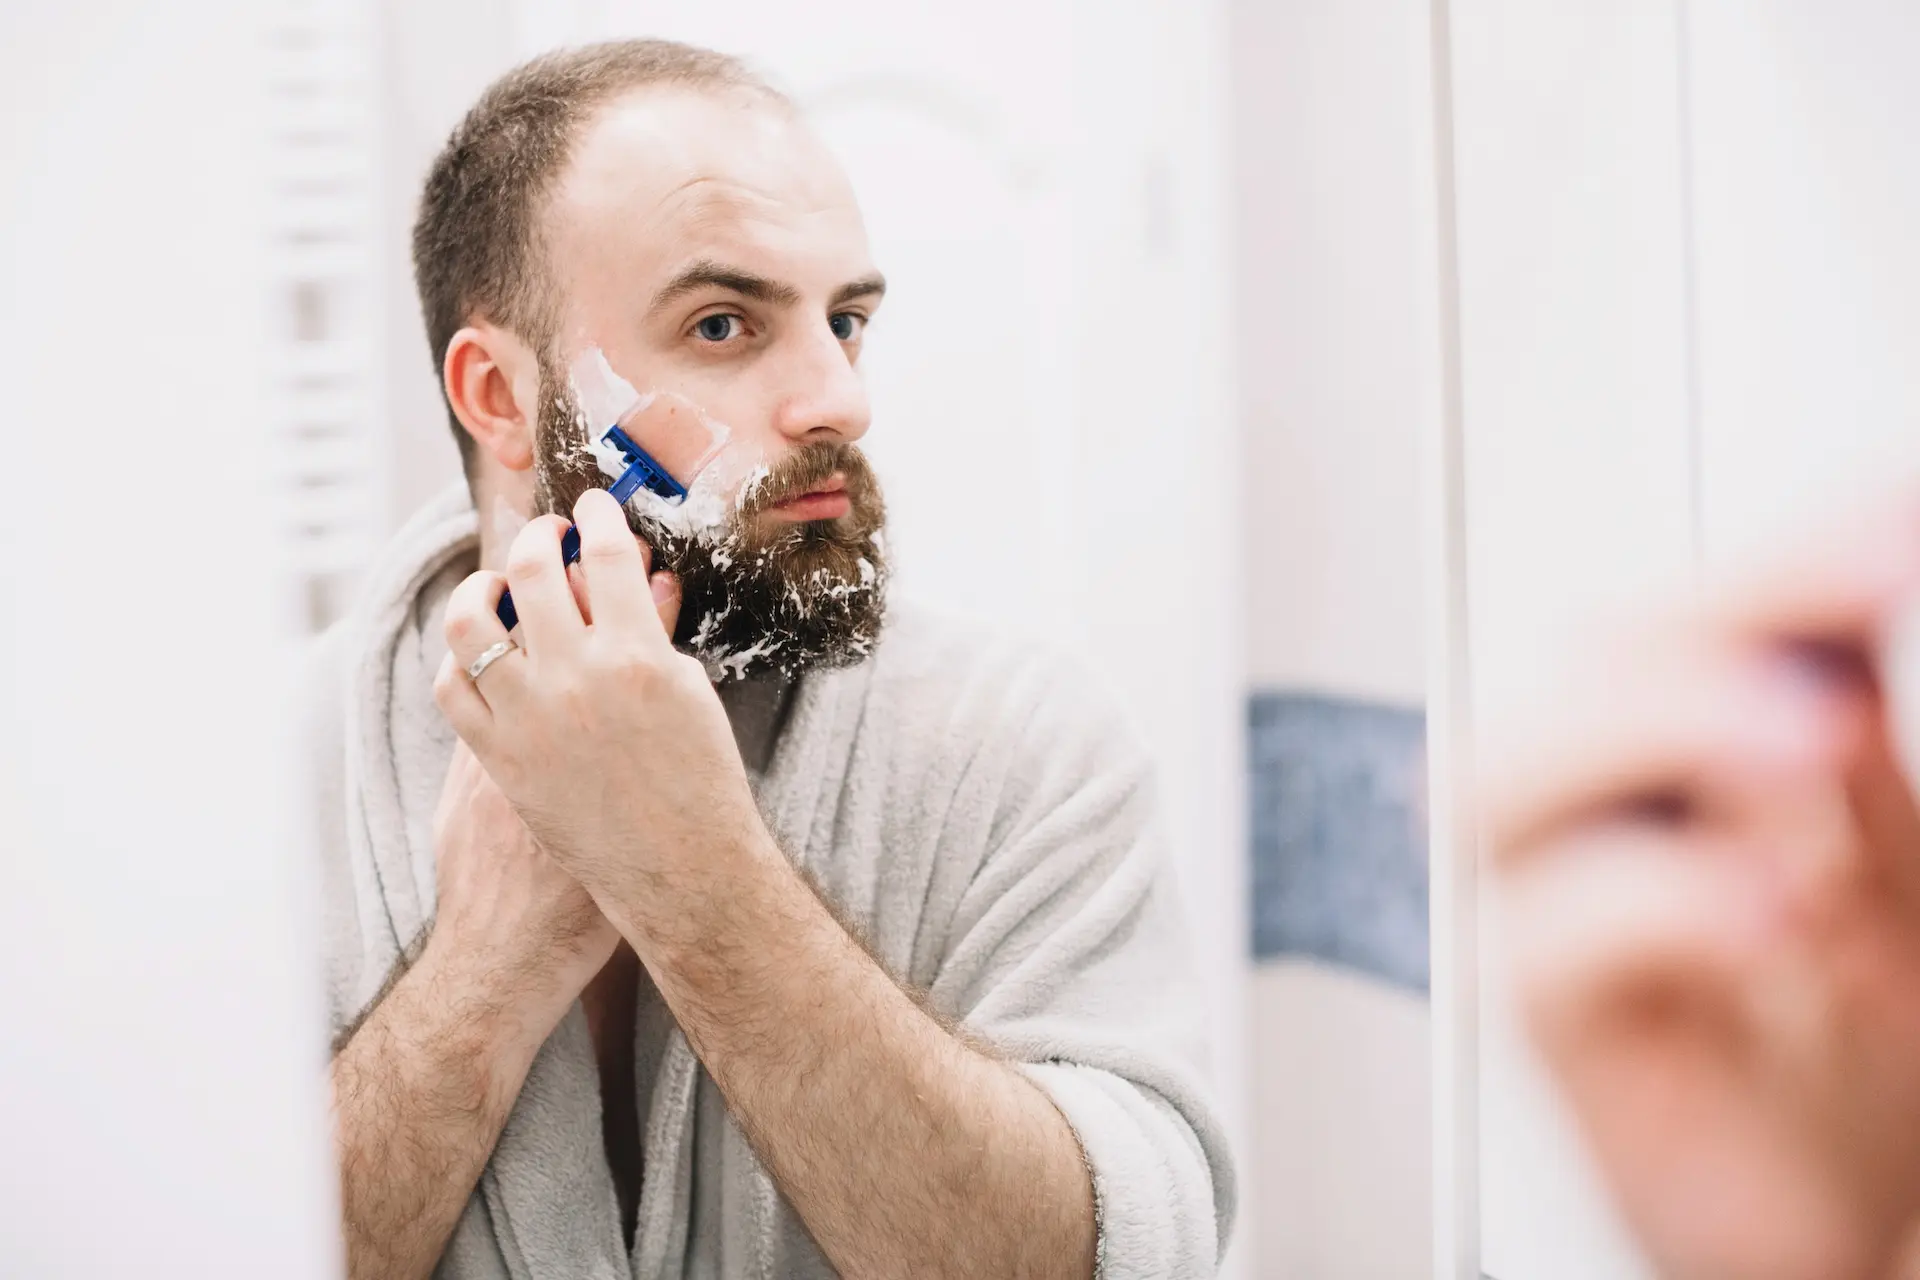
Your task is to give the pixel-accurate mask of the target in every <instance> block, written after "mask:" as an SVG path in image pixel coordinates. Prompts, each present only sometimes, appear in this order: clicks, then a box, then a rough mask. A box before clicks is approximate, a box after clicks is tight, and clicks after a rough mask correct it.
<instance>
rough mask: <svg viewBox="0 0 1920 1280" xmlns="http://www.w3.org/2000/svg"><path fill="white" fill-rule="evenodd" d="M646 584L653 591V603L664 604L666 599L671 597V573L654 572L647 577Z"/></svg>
mask: <svg viewBox="0 0 1920 1280" xmlns="http://www.w3.org/2000/svg"><path fill="white" fill-rule="evenodd" d="M647 585H648V586H649V587H650V588H651V589H652V591H653V602H654V603H655V604H665V603H666V602H667V601H669V600H671V599H673V592H674V583H673V575H672V574H670V573H656V574H654V575H653V577H651V578H649V579H647Z"/></svg>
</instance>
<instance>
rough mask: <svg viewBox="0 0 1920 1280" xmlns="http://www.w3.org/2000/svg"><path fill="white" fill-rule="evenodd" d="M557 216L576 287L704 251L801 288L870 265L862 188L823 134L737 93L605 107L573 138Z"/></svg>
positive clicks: (667, 265) (670, 93)
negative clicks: (859, 197) (858, 194)
mask: <svg viewBox="0 0 1920 1280" xmlns="http://www.w3.org/2000/svg"><path fill="white" fill-rule="evenodd" d="M548 218H549V228H548V229H549V234H550V245H551V248H552V252H553V256H554V262H553V265H554V267H555V268H556V270H557V271H558V272H559V273H560V274H561V275H562V277H563V278H569V283H572V284H574V285H576V286H580V285H590V283H591V281H592V280H593V278H595V277H596V276H597V277H601V278H604V277H605V276H606V275H607V274H608V273H615V274H617V275H618V276H619V277H621V278H622V281H623V286H624V287H627V288H631V287H634V286H635V285H636V284H637V283H639V281H638V280H636V277H644V276H658V277H661V278H664V277H666V276H668V275H671V274H672V273H673V272H674V271H676V270H677V269H678V268H679V267H680V266H682V265H684V264H685V263H686V262H688V261H691V260H693V259H697V258H716V259H719V260H721V261H724V262H727V263H729V264H730V265H737V266H741V267H745V268H748V269H752V270H756V271H761V272H764V273H766V274H768V275H770V276H774V277H776V278H780V279H786V280H789V281H790V282H791V283H793V284H795V285H797V286H799V287H801V288H802V289H805V288H808V287H809V286H810V285H813V284H815V283H819V282H820V281H827V280H830V284H829V285H828V286H827V287H835V286H838V285H839V284H841V283H843V282H844V281H845V280H846V279H852V278H854V277H857V276H859V275H861V274H864V273H866V272H868V271H870V270H871V269H872V264H871V262H870V261H869V260H868V251H867V241H866V230H865V227H864V225H863V224H862V222H861V218H860V209H859V206H858V204H857V203H856V202H855V200H854V196H853V189H852V186H851V185H850V184H849V183H848V181H847V177H846V174H845V173H844V172H843V171H842V170H841V168H840V165H839V163H838V162H837V161H835V159H834V158H833V156H832V154H831V153H830V152H828V150H827V148H826V146H825V144H824V143H822V142H821V141H820V140H819V138H818V137H816V136H815V135H814V134H813V132H812V131H811V130H809V129H808V128H807V127H806V125H805V123H804V122H803V121H801V120H800V119H799V118H798V117H797V116H795V115H793V114H792V113H791V112H789V111H788V110H786V109H785V108H783V107H781V106H779V105H778V104H774V103H768V102H766V101H764V100H761V99H758V98H756V97H754V96H752V95H749V94H746V93H741V92H696V91H688V90H647V91H642V92H639V93H634V94H630V95H627V96H626V97H623V98H620V99H616V100H615V101H614V102H612V103H610V104H608V105H607V106H606V107H604V108H602V110H601V111H600V112H599V113H598V114H597V115H596V116H595V117H594V118H593V119H592V120H590V121H589V122H588V123H587V124H586V126H585V127H584V128H583V129H582V130H581V134H580V136H579V138H577V139H576V140H575V144H574V147H573V149H572V154H571V156H570V157H569V162H568V165H567V168H566V170H565V171H564V172H563V173H562V175H561V177H560V180H559V182H558V183H557V184H556V187H555V190H554V193H553V200H552V204H551V205H550V207H549V210H548ZM813 276H818V277H820V281H816V280H814V279H810V278H809V277H813ZM796 277H797V278H796Z"/></svg>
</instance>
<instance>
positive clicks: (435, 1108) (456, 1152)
mask: <svg viewBox="0 0 1920 1280" xmlns="http://www.w3.org/2000/svg"><path fill="white" fill-rule="evenodd" d="M537 1031H538V1029H537V1028H533V1027H529V1026H527V1025H526V1023H525V1019H524V1015H522V1014H520V1013H518V1012H517V1011H515V1010H514V1009H512V1008H511V1007H510V1006H509V1005H507V1004H506V1003H505V1002H504V1001H503V1000H501V999H500V998H499V996H498V993H496V992H494V991H490V990H488V989H486V988H485V987H483V986H481V985H478V984H476V983H475V982H474V981H473V980H472V979H471V978H470V977H469V976H468V975H467V974H465V973H464V972H463V971H462V968H461V966H460V965H458V964H457V963H454V962H452V958H450V957H447V956H444V955H442V954H439V953H436V952H435V951H434V949H433V948H432V947H429V948H428V950H427V953H426V955H424V956H423V957H422V958H421V961H420V963H419V964H417V965H415V966H414V968H412V969H411V970H409V971H408V972H407V973H406V974H405V975H404V976H403V977H402V978H401V979H400V981H399V982H398V983H397V984H396V985H395V986H394V988H393V990H392V991H391V992H390V993H389V994H388V995H387V998H386V999H385V1000H383V1001H382V1002H381V1003H380V1005H379V1006H378V1007H377V1008H376V1009H375V1010H374V1011H373V1013H372V1014H371V1015H370V1016H369V1017H368V1018H367V1020H366V1021H365V1022H364V1023H363V1024H362V1025H361V1026H360V1028H359V1029H358V1030H357V1031H356V1032H355V1033H354V1034H353V1038H352V1039H351V1040H349V1041H348V1042H347V1044H346V1045H345V1046H344V1047H343V1048H342V1049H341V1050H340V1052H339V1053H338V1054H337V1055H335V1057H334V1060H333V1069H332V1086H333V1109H334V1123H335V1151H336V1155H337V1156H338V1159H339V1165H340V1199H341V1211H342V1222H343V1228H344V1233H345V1240H346V1253H347V1275H348V1277H349V1280H373V1278H374V1277H379V1278H380V1280H388V1278H394V1280H409V1278H412V1277H425V1276H427V1275H428V1274H429V1273H430V1272H431V1271H432V1270H433V1268H434V1266H435V1264H436V1263H437V1262H438V1261H439V1258H440V1254H441V1252H442V1251H443V1250H444V1249H445V1248H446V1244H447V1240H448V1238H449V1237H450V1236H451V1235H452V1233H453V1228H454V1225H455V1224H456V1223H457V1222H458V1221H459V1218H460V1214H461V1212H462V1210H463V1209H464V1208H465V1206H466V1203H467V1199H468V1197H469V1196H470V1195H472V1193H473V1188H474V1185H475V1183H477V1182H478V1181H479V1178H480V1172H481V1170H482V1169H483V1168H485V1166H486V1163H487V1159H488V1157H489V1156H490V1155H491V1154H492V1151H493V1147H494V1143H495V1142H496V1141H497V1140H498V1139H499V1136H500V1130H501V1129H502V1127H503V1126H504V1125H505V1124H506V1119H507V1114H508V1112H510V1111H511V1110H512V1108H513V1102H514V1098H515V1097H516V1096H517V1095H518V1094H519V1091H520V1086H521V1084H522V1082H523V1081H524V1080H525V1078H526V1074H527V1070H528V1068H529V1067H530V1065H531V1064H532V1061H533V1055H534V1053H535V1052H536V1051H537V1049H538V1047H539V1044H540V1041H541V1039H542V1038H543V1035H541V1034H536V1032H537Z"/></svg>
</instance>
